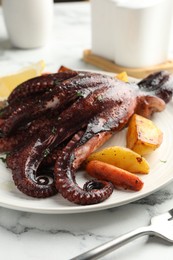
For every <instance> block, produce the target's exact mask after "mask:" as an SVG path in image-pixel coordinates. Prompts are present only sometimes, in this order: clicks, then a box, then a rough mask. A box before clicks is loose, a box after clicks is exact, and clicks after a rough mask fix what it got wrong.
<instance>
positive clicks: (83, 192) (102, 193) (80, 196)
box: [54, 132, 113, 205]
mask: <svg viewBox="0 0 173 260" xmlns="http://www.w3.org/2000/svg"><path fill="white" fill-rule="evenodd" d="M81 135H83V132H78V133H77V134H75V136H74V137H73V138H72V140H71V141H70V142H69V143H68V144H67V146H66V147H65V148H64V149H63V151H62V153H61V154H60V155H59V158H58V159H57V161H56V164H55V169H54V171H55V185H56V188H57V189H58V190H59V192H60V193H61V195H62V196H63V197H64V198H67V199H68V200H69V201H72V202H74V203H76V204H80V205H88V204H96V203H100V202H102V201H104V200H105V199H107V198H108V197H109V196H110V195H111V194H112V192H113V185H112V184H111V183H109V182H106V181H99V180H92V181H90V182H89V183H86V184H85V185H84V189H82V188H80V187H79V185H78V184H77V183H76V180H75V171H76V170H77V169H76V168H74V167H73V160H74V154H73V150H74V148H75V147H76V144H77V142H78V141H79V140H80V138H81Z"/></svg>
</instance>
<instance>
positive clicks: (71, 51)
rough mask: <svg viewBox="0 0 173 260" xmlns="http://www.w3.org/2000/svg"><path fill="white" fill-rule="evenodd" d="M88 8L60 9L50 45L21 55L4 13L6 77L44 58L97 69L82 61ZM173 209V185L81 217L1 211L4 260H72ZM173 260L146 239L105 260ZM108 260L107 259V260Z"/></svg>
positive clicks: (52, 66)
mask: <svg viewBox="0 0 173 260" xmlns="http://www.w3.org/2000/svg"><path fill="white" fill-rule="evenodd" d="M89 12H90V7H89V3H71V4H70V3H68V4H67V3H66V4H56V6H55V8H54V27H53V35H52V38H51V39H50V42H49V44H48V45H47V46H45V47H44V48H40V49H35V50H20V49H15V48H13V47H12V46H11V44H10V42H9V40H8V36H7V33H6V29H5V25H4V22H3V17H2V9H0V70H1V75H2V74H6V73H9V72H10V73H11V72H13V71H14V72H15V71H16V70H18V69H19V68H21V67H23V66H27V65H29V64H31V63H32V62H35V61H38V60H39V59H44V60H45V61H46V65H47V68H48V70H50V71H56V70H57V69H58V67H59V66H61V65H62V64H63V65H65V66H67V67H71V68H79V69H95V70H96V68H95V67H93V66H91V65H89V64H85V63H84V62H83V61H82V52H83V50H84V49H88V48H90V41H91V38H90V37H91V36H90V15H89ZM171 207H173V184H172V183H170V184H169V185H167V186H165V187H164V188H162V189H161V190H159V191H157V192H155V193H153V194H151V195H150V196H147V197H145V198H143V199H141V200H138V201H136V202H133V203H131V204H128V205H124V206H121V207H117V208H112V209H108V210H103V211H98V212H92V213H81V214H67V215H64V214H60V215H58V214H55V215H48V214H35V213H27V212H21V211H15V210H11V209H6V208H3V207H1V208H0V259H3V260H14V259H18V260H47V259H51V260H68V259H70V258H71V257H74V256H75V255H77V254H80V253H82V252H84V251H86V250H89V249H91V248H92V247H95V246H97V245H99V244H101V243H104V242H106V241H109V240H110V239H112V238H114V237H118V236H119V235H121V234H124V233H125V232H128V231H130V230H132V229H135V228H137V227H140V226H143V225H148V224H149V222H150V218H151V217H152V216H154V215H155V214H159V213H161V212H164V211H166V210H168V209H170V208H171ZM165 256H166V259H167V260H169V259H170V260H172V256H173V246H171V245H169V244H166V243H163V242H161V240H159V239H156V238H153V237H150V238H148V237H143V238H140V239H138V240H136V241H133V242H132V243H130V244H128V245H126V246H124V247H123V248H121V249H119V250H117V251H116V252H113V253H111V254H109V255H107V256H106V257H104V259H105V260H114V259H118V260H135V259H138V260H144V259H147V258H148V259H153V258H157V260H162V259H164V258H165ZM102 259H103V258H102Z"/></svg>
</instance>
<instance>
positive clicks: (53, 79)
mask: <svg viewBox="0 0 173 260" xmlns="http://www.w3.org/2000/svg"><path fill="white" fill-rule="evenodd" d="M76 75H77V72H75V71H68V72H59V73H53V74H47V75H42V76H38V77H35V78H32V79H29V80H27V81H25V82H24V83H22V84H20V85H19V86H18V87H17V88H15V89H14V90H13V92H12V93H11V94H10V96H9V97H8V103H9V104H11V103H13V102H14V101H20V100H21V99H22V98H25V97H27V96H28V95H32V94H35V93H42V92H45V91H46V90H47V89H51V88H53V87H55V86H56V85H57V84H59V83H60V82H62V81H64V80H66V79H69V78H71V77H75V76H76Z"/></svg>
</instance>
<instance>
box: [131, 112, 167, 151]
mask: <svg viewBox="0 0 173 260" xmlns="http://www.w3.org/2000/svg"><path fill="white" fill-rule="evenodd" d="M162 139H163V133H162V131H161V130H160V129H159V128H158V127H157V126H156V125H155V124H154V123H153V122H152V121H151V120H149V119H146V118H144V117H142V116H139V115H137V114H134V115H133V117H132V118H131V120H130V123H129V126H128V130H127V147H128V148H130V149H132V150H133V151H135V152H136V153H139V154H140V155H146V154H149V153H151V152H153V151H154V150H156V149H157V148H158V147H159V146H160V145H161V143H162Z"/></svg>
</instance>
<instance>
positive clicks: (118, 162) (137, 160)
mask: <svg viewBox="0 0 173 260" xmlns="http://www.w3.org/2000/svg"><path fill="white" fill-rule="evenodd" d="M92 160H98V161H102V162H105V163H108V164H112V165H114V166H117V167H119V168H122V169H124V170H127V171H129V172H132V173H143V174H146V173H148V172H149V170H150V168H149V164H148V162H147V161H146V159H145V158H143V157H142V156H141V155H139V154H137V153H135V152H134V151H132V150H130V149H128V148H125V147H121V146H113V147H108V148H105V149H103V150H101V151H98V152H95V153H92V154H91V155H90V156H89V157H88V159H87V163H88V162H90V161H92Z"/></svg>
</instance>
